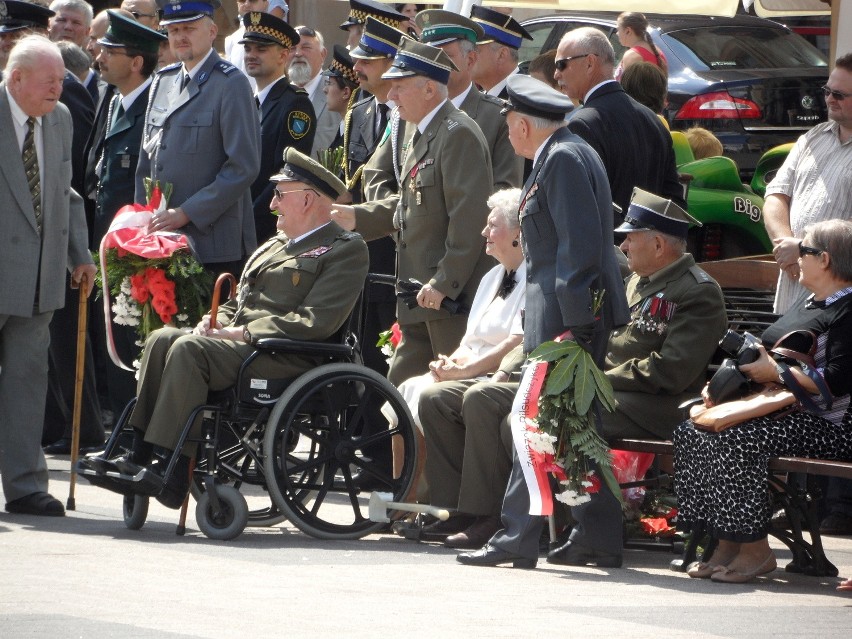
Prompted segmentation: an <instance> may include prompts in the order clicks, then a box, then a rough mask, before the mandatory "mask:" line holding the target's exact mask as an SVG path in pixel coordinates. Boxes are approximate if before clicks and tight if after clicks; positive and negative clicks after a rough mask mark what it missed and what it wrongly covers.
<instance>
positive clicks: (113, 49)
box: [101, 47, 135, 58]
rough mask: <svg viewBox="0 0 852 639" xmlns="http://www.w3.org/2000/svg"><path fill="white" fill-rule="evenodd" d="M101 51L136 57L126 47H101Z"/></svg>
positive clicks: (108, 53)
mask: <svg viewBox="0 0 852 639" xmlns="http://www.w3.org/2000/svg"><path fill="white" fill-rule="evenodd" d="M101 53H103V54H104V55H107V56H113V55H126V56H127V57H128V58H133V57H135V56H132V55H131V54H129V53H128V52H127V50H126V49H120V48H116V47H101Z"/></svg>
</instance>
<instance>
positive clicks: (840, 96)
mask: <svg viewBox="0 0 852 639" xmlns="http://www.w3.org/2000/svg"><path fill="white" fill-rule="evenodd" d="M822 94H823V95H824V96H825V97H828V96H831V97H832V98H834V99H835V100H838V101H839V100H845V99H846V98H848V97H849V96H850V95H852V93H843V91H835V90H834V89H829V88H828V87H822Z"/></svg>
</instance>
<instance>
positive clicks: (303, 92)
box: [290, 84, 308, 95]
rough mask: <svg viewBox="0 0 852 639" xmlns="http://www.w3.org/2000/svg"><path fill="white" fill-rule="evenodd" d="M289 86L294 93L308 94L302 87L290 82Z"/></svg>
mask: <svg viewBox="0 0 852 639" xmlns="http://www.w3.org/2000/svg"><path fill="white" fill-rule="evenodd" d="M290 88H292V89H293V91H295V92H296V93H299V94H304V95H308V92H307V91H306V90H305V88H304V87H297V86H296V85H295V84H291V85H290Z"/></svg>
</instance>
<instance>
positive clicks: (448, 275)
mask: <svg viewBox="0 0 852 639" xmlns="http://www.w3.org/2000/svg"><path fill="white" fill-rule="evenodd" d="M412 139H413V138H412ZM383 146H384V145H383ZM400 177H401V184H400V191H399V202H398V205H397V206H396V212H395V213H394V214H393V215H391V214H390V210H389V208H387V207H382V206H378V207H375V208H371V207H369V206H368V207H364V206H359V207H356V209H355V217H356V228H357V229H358V232H359V233H361V234H362V235H363V236H364V237H365V238H366V239H368V240H369V239H373V238H376V237H381V236H383V235H387V234H389V233H393V232H394V231H395V232H396V239H397V249H396V250H397V277H398V278H399V279H400V280H407V279H409V278H415V279H417V280H419V281H421V282H423V283H424V284H425V283H429V284H431V285H432V286H433V287H435V288H436V289H438V290H439V291H440V292H441V293H443V294H444V295H446V296H447V297H449V298H450V299H454V300H462V299H464V300H466V302H467V304H470V302H472V301H473V296H474V294H475V293H476V288H477V286H478V285H479V281H480V279H482V276H483V275H484V274H485V273H486V272H487V271H488V269H489V268H491V267H492V266H493V265H494V261H493V260H492V259H491V258H490V257H488V256H487V255H485V251H484V250H483V249H484V240H483V238H482V236H481V235H480V232H481V231H482V228H483V227H484V226H485V222H486V219H487V217H488V206H487V204H486V201H487V200H488V197H489V196H490V195H491V188H492V174H491V158H490V154H489V151H488V144H487V142H486V141H485V138H484V136H483V135H482V131H481V130H480V129H479V127H478V126H477V125H476V123H475V122H474V121H473V120H471V119H470V117H469V116H467V115H465V114H464V113H463V112H461V111H459V110H458V109H456V108H455V107H454V106H453V105H452V103H451V102H449V100H448V101H446V102H445V103H444V104H443V105H442V106H441V108H440V109H439V110H438V111H437V113H436V114H435V116H434V117H433V119H432V121H431V122H429V124H428V126H427V127H426V130H425V131H424V132H423V134H422V135H421V136H420V137H419V139H418V140H417V141H416V142H415V143H414V144H413V146H412V145H410V144H409V146H407V147H406V149H405V155H404V159H403V161H402V166H401V171H400ZM397 314H398V315H397V316H398V318H399V321H400V323H401V324H408V323H415V322H425V321H430V320H435V319H440V318H442V317H449V314H448V313H447V312H446V311H443V310H431V309H424V308H420V307H416V308H414V309H408V308H407V307H405V305H404V304H401V303H400V304H398V305H397Z"/></svg>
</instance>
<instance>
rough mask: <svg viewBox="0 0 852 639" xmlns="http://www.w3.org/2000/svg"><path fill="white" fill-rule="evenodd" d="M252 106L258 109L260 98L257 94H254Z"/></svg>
mask: <svg viewBox="0 0 852 639" xmlns="http://www.w3.org/2000/svg"><path fill="white" fill-rule="evenodd" d="M254 106H256V107H257V108H258V109H260V98H259V97H257V96H254Z"/></svg>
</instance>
